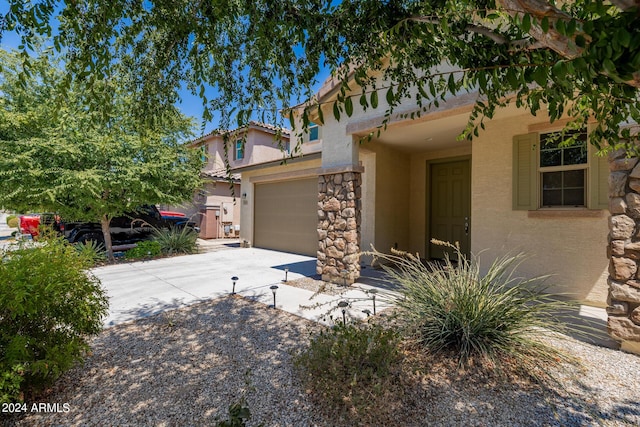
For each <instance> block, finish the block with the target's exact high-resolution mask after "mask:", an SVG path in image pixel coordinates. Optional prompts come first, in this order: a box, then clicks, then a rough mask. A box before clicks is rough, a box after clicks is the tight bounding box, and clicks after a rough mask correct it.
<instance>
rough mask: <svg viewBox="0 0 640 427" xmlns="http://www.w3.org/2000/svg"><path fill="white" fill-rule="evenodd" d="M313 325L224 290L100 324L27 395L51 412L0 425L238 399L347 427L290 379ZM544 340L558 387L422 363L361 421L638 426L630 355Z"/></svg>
mask: <svg viewBox="0 0 640 427" xmlns="http://www.w3.org/2000/svg"><path fill="white" fill-rule="evenodd" d="M319 327H320V326H319V325H317V324H315V323H313V322H310V321H307V320H304V319H301V318H299V317H296V316H294V315H291V314H288V313H285V312H282V311H280V310H273V309H271V308H268V306H265V305H262V304H259V303H256V302H254V301H251V300H248V299H244V298H241V297H238V296H229V297H225V298H222V299H219V300H214V301H207V302H203V303H199V304H196V305H192V306H189V307H185V308H181V309H177V310H174V311H170V312H165V313H161V314H158V315H156V316H152V317H148V318H145V319H141V320H138V321H135V322H130V323H126V324H122V325H119V326H115V327H112V328H108V329H106V330H105V331H104V332H102V333H101V334H100V335H99V336H98V337H96V338H94V339H93V340H92V341H91V348H92V353H91V355H90V356H89V357H88V358H87V360H86V362H85V364H84V366H83V367H78V368H76V369H74V370H72V371H70V372H68V373H66V374H65V375H63V377H62V378H61V379H60V380H59V381H58V382H57V383H56V385H55V386H54V387H53V388H52V389H51V390H49V391H48V392H47V394H45V395H44V396H43V397H42V398H41V399H40V400H39V402H40V403H49V404H55V403H58V404H60V405H58V406H57V407H56V408H58V409H59V412H56V411H53V412H32V411H31V410H29V411H27V413H26V414H24V415H22V416H21V417H5V422H6V424H8V425H17V426H106V425H110V426H125V425H127V426H146V425H154V426H211V425H214V424H215V421H216V419H218V418H217V417H219V418H220V419H226V418H227V416H228V408H229V405H231V404H233V403H236V402H239V401H240V399H242V398H244V399H246V404H247V407H248V408H249V410H250V411H251V414H252V417H251V420H250V422H249V423H248V425H250V426H258V425H264V426H295V427H297V426H343V425H354V424H357V420H341V419H335V418H331V417H329V416H327V415H324V414H325V412H323V411H321V410H320V408H319V407H318V406H317V404H316V403H314V401H313V400H312V398H311V396H310V395H309V394H307V392H306V391H305V389H304V387H303V386H302V385H301V384H300V382H299V381H298V379H297V378H296V375H295V372H294V370H293V367H292V363H291V360H292V354H294V353H295V352H297V351H299V350H300V349H301V348H303V346H304V345H306V343H307V342H308V337H309V334H310V333H311V332H312V331H314V330H315V329H317V328H319ZM554 343H555V345H557V346H559V347H561V348H563V349H565V350H566V351H568V352H570V353H571V354H573V355H574V356H576V357H577V358H579V359H580V360H581V362H582V364H583V367H582V368H569V370H568V371H567V372H566V373H558V374H557V377H558V379H559V382H560V383H559V385H558V386H555V387H553V388H542V387H540V386H536V385H531V384H527V383H523V382H518V381H516V382H510V383H500V382H496V381H494V380H491V379H487V378H484V377H481V376H472V375H470V376H465V375H455V374H452V373H450V372H447V371H443V370H441V369H440V370H438V369H435V368H433V369H431V370H429V369H430V368H429V367H426V368H425V374H424V375H423V376H421V377H420V378H421V380H419V381H415V383H414V384H413V387H412V388H411V389H410V390H407V392H406V393H405V394H404V395H402V396H398V401H399V404H398V402H396V403H394V402H389V411H388V416H387V417H381V418H380V419H379V420H378V421H377V422H376V423H370V424H369V425H380V426H383V425H390V426H391V425H392V426H454V425H455V426H457V425H464V426H585V425H605V426H619V425H640V402H639V400H640V357H638V356H635V355H632V354H627V353H623V352H620V351H617V350H611V349H608V348H601V347H596V346H593V345H590V344H585V343H583V342H580V341H577V340H575V339H573V338H569V337H564V336H561V337H560V338H559V339H557V340H556V341H554ZM426 371H429V372H426ZM416 375H417V376H418V374H416ZM416 378H417V377H416ZM32 404H33V402H28V407H29V408H31V405H32ZM64 404H67V405H64ZM54 407H55V406H53V405H51V406H49V409H50V410H53V408H54ZM65 408H68V411H65ZM3 415H5V414H3Z"/></svg>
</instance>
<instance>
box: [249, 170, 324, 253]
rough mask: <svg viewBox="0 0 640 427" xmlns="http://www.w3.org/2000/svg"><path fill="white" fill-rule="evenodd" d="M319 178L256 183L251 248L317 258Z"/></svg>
mask: <svg viewBox="0 0 640 427" xmlns="http://www.w3.org/2000/svg"><path fill="white" fill-rule="evenodd" d="M317 212H318V178H310V179H298V180H294V181H283V182H276V183H268V184H256V187H255V211H254V236H253V239H254V242H253V243H254V246H256V247H258V248H266V249H275V250H278V251H284V252H293V253H298V254H304V255H310V256H316V253H317V250H318V234H317V231H316V230H317V228H318V213H317Z"/></svg>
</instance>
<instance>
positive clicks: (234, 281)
mask: <svg viewBox="0 0 640 427" xmlns="http://www.w3.org/2000/svg"><path fill="white" fill-rule="evenodd" d="M231 280H232V281H233V289H232V290H231V295H235V294H236V282H237V281H238V276H233V277H232V278H231Z"/></svg>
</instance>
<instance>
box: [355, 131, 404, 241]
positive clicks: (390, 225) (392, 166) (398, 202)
mask: <svg viewBox="0 0 640 427" xmlns="http://www.w3.org/2000/svg"><path fill="white" fill-rule="evenodd" d="M363 146H364V147H366V149H367V150H369V151H371V152H373V153H375V170H374V171H369V170H367V168H366V166H365V171H364V175H363V177H364V176H366V175H367V174H370V173H375V211H374V212H375V213H374V216H375V240H374V241H373V244H374V245H375V247H376V249H377V250H379V251H382V252H388V251H389V249H390V248H391V247H395V246H397V247H398V249H401V250H407V249H408V248H409V177H410V161H409V160H410V158H409V155H408V154H406V153H403V152H401V151H398V150H394V149H393V148H392V147H390V146H388V145H382V144H378V143H375V142H369V143H366V144H364V145H363ZM367 184H368V181H365V185H367ZM364 192H365V193H366V192H367V189H366V188H365V189H364ZM362 215H363V217H364V216H368V215H371V211H370V210H368V211H363V212H362ZM362 249H363V250H369V246H366V247H365V246H364V245H363V246H362Z"/></svg>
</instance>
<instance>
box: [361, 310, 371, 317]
mask: <svg viewBox="0 0 640 427" xmlns="http://www.w3.org/2000/svg"><path fill="white" fill-rule="evenodd" d="M362 312H363V313H364V314H366V315H367V317H369V316H371V310H369V309H368V308H365V309H364V310H362Z"/></svg>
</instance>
